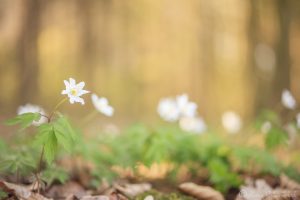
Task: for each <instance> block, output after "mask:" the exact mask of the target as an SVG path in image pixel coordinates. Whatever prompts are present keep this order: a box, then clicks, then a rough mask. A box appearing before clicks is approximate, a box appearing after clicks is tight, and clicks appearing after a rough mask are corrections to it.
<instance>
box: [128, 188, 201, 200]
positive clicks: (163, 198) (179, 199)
mask: <svg viewBox="0 0 300 200" xmlns="http://www.w3.org/2000/svg"><path fill="white" fill-rule="evenodd" d="M148 195H152V196H153V197H154V199H155V200H195V199H194V198H192V197H188V196H185V195H182V194H179V193H175V192H173V193H170V194H163V193H160V192H158V191H156V190H151V191H148V192H145V193H143V194H140V195H138V196H137V197H135V198H134V199H133V200H144V199H145V197H146V196H148Z"/></svg>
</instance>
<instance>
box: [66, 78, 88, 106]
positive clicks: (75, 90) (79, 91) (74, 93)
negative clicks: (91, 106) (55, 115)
mask: <svg viewBox="0 0 300 200" xmlns="http://www.w3.org/2000/svg"><path fill="white" fill-rule="evenodd" d="M64 83H65V86H66V89H65V90H63V91H62V93H61V94H66V95H68V97H69V101H70V103H71V104H73V103H75V102H79V103H81V104H82V105H83V104H84V100H83V98H81V97H80V96H81V95H84V94H86V93H89V91H86V90H83V87H84V86H85V83H84V82H80V83H78V84H76V82H75V80H74V79H73V78H70V79H69V81H66V80H64Z"/></svg>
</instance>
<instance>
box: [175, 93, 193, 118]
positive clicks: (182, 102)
mask: <svg viewBox="0 0 300 200" xmlns="http://www.w3.org/2000/svg"><path fill="white" fill-rule="evenodd" d="M176 102H177V106H178V109H179V112H180V116H181V117H195V116H196V114H197V104H196V103H194V102H191V101H189V97H188V95H187V94H182V95H179V96H177V97H176Z"/></svg>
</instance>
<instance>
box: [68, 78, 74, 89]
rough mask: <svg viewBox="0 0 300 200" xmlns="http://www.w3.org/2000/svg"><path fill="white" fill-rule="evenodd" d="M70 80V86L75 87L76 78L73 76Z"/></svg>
mask: <svg viewBox="0 0 300 200" xmlns="http://www.w3.org/2000/svg"><path fill="white" fill-rule="evenodd" d="M69 80H70V81H69V82H70V87H74V86H76V81H75V79H73V78H69Z"/></svg>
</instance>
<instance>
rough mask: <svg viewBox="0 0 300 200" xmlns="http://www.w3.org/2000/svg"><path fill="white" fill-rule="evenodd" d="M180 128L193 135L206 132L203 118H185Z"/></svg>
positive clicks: (181, 121) (180, 122)
mask: <svg viewBox="0 0 300 200" xmlns="http://www.w3.org/2000/svg"><path fill="white" fill-rule="evenodd" d="M179 126H180V128H181V129H182V130H184V131H187V132H193V133H203V132H204V131H205V130H206V124H205V122H204V120H203V119H202V118H201V117H183V118H181V119H180V121H179Z"/></svg>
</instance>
